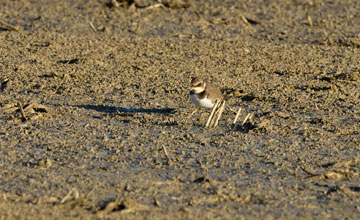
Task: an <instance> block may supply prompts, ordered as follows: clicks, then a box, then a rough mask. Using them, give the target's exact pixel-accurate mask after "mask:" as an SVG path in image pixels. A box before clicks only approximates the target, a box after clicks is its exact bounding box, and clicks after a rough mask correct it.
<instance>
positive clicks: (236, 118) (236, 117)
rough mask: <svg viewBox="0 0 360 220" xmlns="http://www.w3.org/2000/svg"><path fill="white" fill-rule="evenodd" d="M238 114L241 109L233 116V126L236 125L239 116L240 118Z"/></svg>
mask: <svg viewBox="0 0 360 220" xmlns="http://www.w3.org/2000/svg"><path fill="white" fill-rule="evenodd" d="M240 113H241V108H239V110H238V111H237V113H236V116H235V119H234V121H233V124H236V122H237V120H238V118H239V116H240Z"/></svg>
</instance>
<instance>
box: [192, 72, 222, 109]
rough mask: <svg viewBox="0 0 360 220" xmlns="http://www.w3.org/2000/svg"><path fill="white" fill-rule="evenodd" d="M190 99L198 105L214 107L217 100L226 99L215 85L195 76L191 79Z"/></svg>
mask: <svg viewBox="0 0 360 220" xmlns="http://www.w3.org/2000/svg"><path fill="white" fill-rule="evenodd" d="M190 99H191V101H192V102H193V103H194V104H195V105H196V106H198V107H203V108H213V107H214V105H215V103H216V101H217V100H218V101H222V100H224V95H223V94H222V93H221V91H220V89H219V88H218V87H216V86H215V85H212V84H211V83H208V82H206V81H205V80H203V79H202V78H200V77H195V78H193V79H192V81H191V88H190ZM195 111H196V110H195ZM192 114H193V113H192ZM192 114H191V115H192Z"/></svg>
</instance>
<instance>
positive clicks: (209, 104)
mask: <svg viewBox="0 0 360 220" xmlns="http://www.w3.org/2000/svg"><path fill="white" fill-rule="evenodd" d="M190 99H191V101H192V102H193V103H194V104H195V105H197V106H199V107H205V108H212V107H213V106H214V104H213V103H212V102H211V100H210V99H208V98H207V97H205V98H203V99H199V98H198V97H197V96H196V95H195V94H190Z"/></svg>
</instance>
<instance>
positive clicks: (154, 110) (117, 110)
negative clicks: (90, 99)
mask: <svg viewBox="0 0 360 220" xmlns="http://www.w3.org/2000/svg"><path fill="white" fill-rule="evenodd" d="M75 107H77V108H84V109H87V110H95V111H97V112H102V113H108V114H114V113H119V114H136V113H145V114H163V115H169V114H174V113H175V112H176V109H175V108H123V107H114V106H106V105H75Z"/></svg>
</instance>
